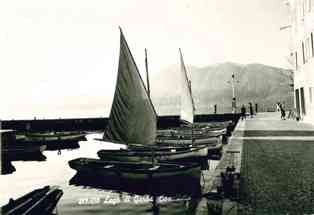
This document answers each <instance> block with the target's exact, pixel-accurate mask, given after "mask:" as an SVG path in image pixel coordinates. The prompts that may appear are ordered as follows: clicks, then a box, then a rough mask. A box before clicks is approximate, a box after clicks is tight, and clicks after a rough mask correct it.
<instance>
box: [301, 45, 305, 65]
mask: <svg viewBox="0 0 314 215" xmlns="http://www.w3.org/2000/svg"><path fill="white" fill-rule="evenodd" d="M302 57H303V64H305V54H304V42H302Z"/></svg>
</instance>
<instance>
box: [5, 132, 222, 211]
mask: <svg viewBox="0 0 314 215" xmlns="http://www.w3.org/2000/svg"><path fill="white" fill-rule="evenodd" d="M99 136H100V134H91V135H87V139H88V141H85V142H80V148H79V149H76V150H62V153H61V155H58V152H57V151H45V152H43V154H44V155H45V156H46V157H47V160H46V161H42V162H33V161H27V162H23V161H16V162H12V164H13V165H14V166H15V168H16V171H15V172H13V173H12V174H9V175H0V205H4V204H6V203H7V202H8V200H9V198H14V199H15V198H18V197H20V196H22V195H24V194H26V193H28V192H30V191H32V190H34V189H37V188H41V187H43V186H46V185H58V186H60V187H61V189H62V190H63V192H64V194H63V196H62V198H61V199H60V201H59V203H58V206H57V211H58V214H60V215H61V214H75V215H80V214H122V213H123V214H137V215H140V214H186V213H187V214H194V213H195V208H196V206H197V203H198V202H199V201H200V199H193V198H190V197H188V196H184V197H167V196H161V197H158V198H157V201H158V202H159V204H158V205H159V206H158V210H157V211H156V210H153V206H154V204H153V200H154V198H153V197H152V196H149V195H131V194H129V193H126V192H116V191H112V190H110V188H109V189H105V190H104V189H99V188H91V187H84V186H73V185H69V180H70V179H71V178H72V177H73V176H74V175H75V174H76V171H75V170H73V169H71V168H70V167H69V165H68V161H69V160H71V159H75V158H78V157H89V158H98V157H97V154H96V153H97V151H98V150H100V149H104V148H110V149H112V148H115V147H116V148H120V147H121V146H119V145H118V146H117V145H116V144H110V143H108V144H104V143H100V142H98V141H95V140H93V138H95V137H99ZM217 164H218V161H209V166H210V170H209V171H213V170H214V169H215V166H216V165H217Z"/></svg>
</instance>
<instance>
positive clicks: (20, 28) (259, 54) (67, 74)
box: [0, 0, 289, 118]
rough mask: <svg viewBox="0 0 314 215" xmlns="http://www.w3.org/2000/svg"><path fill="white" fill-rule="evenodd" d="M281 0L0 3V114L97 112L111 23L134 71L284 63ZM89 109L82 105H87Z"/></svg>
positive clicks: (109, 79) (104, 101)
mask: <svg viewBox="0 0 314 215" xmlns="http://www.w3.org/2000/svg"><path fill="white" fill-rule="evenodd" d="M287 17H288V7H287V6H286V5H285V4H284V2H283V1H282V0H239V1H234V0H167V1H166V0H158V1H152V0H111V1H106V0H89V1H88V0H51V1H48V0H27V1H25V0H19V1H15V0H10V1H1V2H0V74H1V79H0V80H1V83H0V98H1V106H0V118H21V117H22V118H29V117H32V116H35V115H36V116H38V117H46V118H48V117H59V116H61V117H69V116H73V117H76V116H92V115H94V116H100V115H107V114H108V110H109V109H110V106H111V99H112V96H113V92H114V88H115V80H116V72H117V65H118V57H119V55H118V54H119V29H118V26H121V27H122V29H123V31H124V34H125V36H126V39H127V41H128V43H129V46H130V48H131V51H132V53H133V55H134V57H135V60H136V62H137V65H138V67H139V69H140V71H141V73H142V74H143V75H144V68H145V67H144V48H148V54H149V68H150V72H151V73H152V74H153V73H156V72H158V71H160V70H161V69H162V68H165V67H167V66H168V65H169V64H178V65H179V52H178V48H179V47H181V48H182V51H183V55H184V59H185V62H186V64H189V65H193V66H200V67H201V66H204V65H208V64H213V63H217V62H224V61H233V62H238V63H252V62H258V63H264V64H269V65H273V66H277V67H287V66H288V64H287V62H286V60H285V56H286V55H288V52H289V50H288V37H289V32H288V31H279V28H280V26H282V25H285V24H287V22H288V18H287ZM91 109H93V111H92V112H91V111H90V110H91Z"/></svg>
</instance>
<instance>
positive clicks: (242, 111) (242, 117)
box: [241, 104, 246, 120]
mask: <svg viewBox="0 0 314 215" xmlns="http://www.w3.org/2000/svg"><path fill="white" fill-rule="evenodd" d="M245 117H246V108H245V106H244V104H243V105H242V107H241V120H244V119H245Z"/></svg>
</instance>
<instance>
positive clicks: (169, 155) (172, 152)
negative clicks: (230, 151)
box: [97, 145, 208, 162]
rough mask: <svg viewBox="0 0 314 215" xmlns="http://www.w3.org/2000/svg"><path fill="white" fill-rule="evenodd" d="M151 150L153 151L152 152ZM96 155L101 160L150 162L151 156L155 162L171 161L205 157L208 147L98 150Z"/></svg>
mask: <svg viewBox="0 0 314 215" xmlns="http://www.w3.org/2000/svg"><path fill="white" fill-rule="evenodd" d="M152 150H153V151H152ZM97 155H98V156H99V157H100V158H101V159H102V160H116V161H134V162H142V161H151V160H152V156H153V157H154V159H155V160H157V161H173V160H178V159H183V158H195V157H207V155H208V146H207V145H200V146H190V145H187V146H181V147H179V146H173V147H171V146H169V147H158V148H157V149H151V148H143V147H141V148H138V149H136V148H131V149H130V147H129V148H128V149H120V150H100V151H98V152H97Z"/></svg>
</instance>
